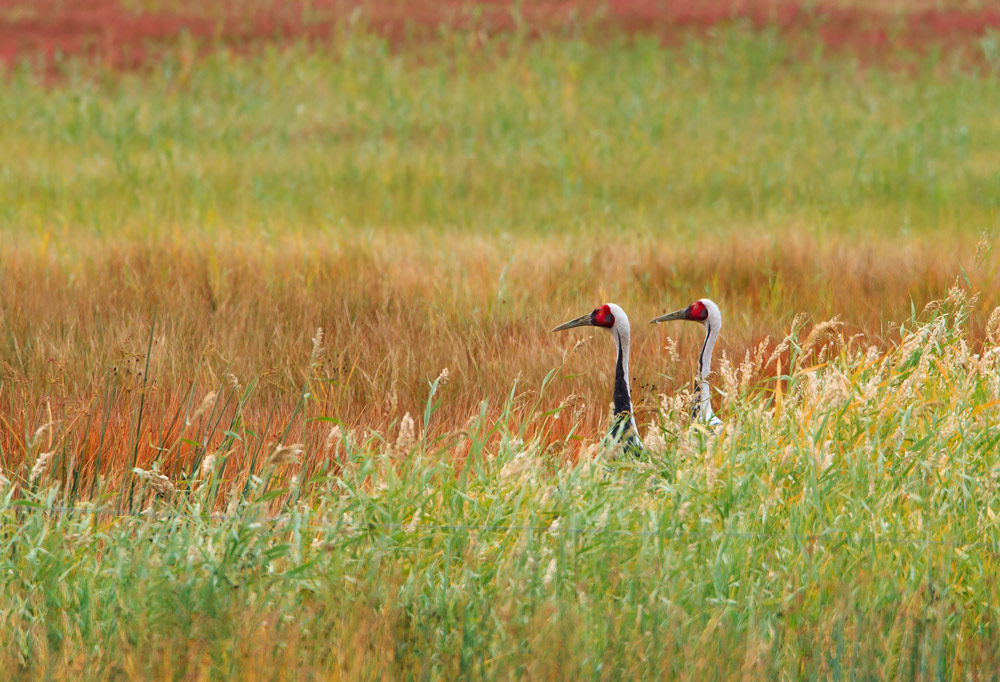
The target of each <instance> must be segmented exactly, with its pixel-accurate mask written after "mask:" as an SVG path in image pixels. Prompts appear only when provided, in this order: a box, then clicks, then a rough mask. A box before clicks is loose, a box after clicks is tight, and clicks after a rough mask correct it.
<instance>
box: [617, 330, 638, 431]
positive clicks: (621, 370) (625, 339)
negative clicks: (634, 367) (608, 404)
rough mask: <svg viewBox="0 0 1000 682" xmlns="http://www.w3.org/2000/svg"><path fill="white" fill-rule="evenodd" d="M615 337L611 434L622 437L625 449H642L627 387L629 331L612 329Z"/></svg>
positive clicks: (630, 394)
mask: <svg viewBox="0 0 1000 682" xmlns="http://www.w3.org/2000/svg"><path fill="white" fill-rule="evenodd" d="M612 335H613V336H614V337H615V346H616V354H617V357H616V360H615V389H614V410H615V418H614V427H613V433H614V434H615V435H617V436H622V442H623V443H625V444H626V446H627V447H630V448H636V447H642V442H641V441H640V440H639V434H638V429H637V428H636V424H635V416H634V415H633V413H632V391H631V388H630V386H629V380H628V377H629V374H628V358H629V350H630V346H631V334H630V330H629V329H628V328H627V327H626V328H623V329H619V328H617V327H616V328H614V329H612Z"/></svg>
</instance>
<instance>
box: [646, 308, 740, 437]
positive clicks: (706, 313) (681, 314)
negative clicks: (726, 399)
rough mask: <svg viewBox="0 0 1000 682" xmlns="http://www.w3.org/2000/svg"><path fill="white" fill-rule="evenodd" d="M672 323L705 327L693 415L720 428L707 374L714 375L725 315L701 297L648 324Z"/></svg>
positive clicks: (699, 357) (699, 356)
mask: <svg viewBox="0 0 1000 682" xmlns="http://www.w3.org/2000/svg"><path fill="white" fill-rule="evenodd" d="M671 320H690V321H691V322H698V323H699V324H702V325H704V327H705V343H703V344H702V346H701V353H699V355H698V387H697V389H698V390H699V391H700V396H699V398H698V401H697V403H695V406H694V408H693V410H692V412H691V415H692V416H693V417H694V418H695V419H697V420H699V421H701V422H702V423H704V424H708V425H709V426H718V425H719V424H721V423H722V422H721V421H720V420H719V418H718V417H716V416H715V414H714V413H713V412H712V393H711V390H710V389H709V386H708V375H709V374H711V373H712V351H713V350H714V349H715V341H716V340H717V339H718V338H719V330H720V329H722V313H721V312H720V311H719V306H717V305H715V302H714V301H711V300H709V299H707V298H699V299H698V300H697V301H695V302H694V303H692V304H691V305H689V306H688V307H687V308H682V309H681V310H675V311H674V312H672V313H667V314H666V315H661V316H660V317H656V318H653V319H652V320H650V321H649V323H650V324H655V323H657V322H670V321H671Z"/></svg>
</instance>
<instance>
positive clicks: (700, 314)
mask: <svg viewBox="0 0 1000 682" xmlns="http://www.w3.org/2000/svg"><path fill="white" fill-rule="evenodd" d="M687 319H689V320H694V321H695V322H701V321H702V320H707V319H708V308H706V307H705V304H704V303H702V302H701V301H695V302H694V303H692V304H691V305H689V306H688V310H687Z"/></svg>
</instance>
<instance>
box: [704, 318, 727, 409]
mask: <svg viewBox="0 0 1000 682" xmlns="http://www.w3.org/2000/svg"><path fill="white" fill-rule="evenodd" d="M713 322H714V321H713V320H709V321H708V322H706V323H705V342H704V343H703V344H702V346H701V353H700V354H699V355H698V382H699V384H700V392H701V395H700V397H699V401H698V416H699V418H700V419H701V420H702V421H705V422H708V421H711V420H712V417H713V416H714V415H713V414H712V392H711V389H710V387H709V385H708V377H709V375H710V374H711V373H712V351H714V350H715V341H716V339H718V338H719V330H720V329H721V327H722V325H721V324H718V323H716V324H713Z"/></svg>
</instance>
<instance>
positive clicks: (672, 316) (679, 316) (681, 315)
mask: <svg viewBox="0 0 1000 682" xmlns="http://www.w3.org/2000/svg"><path fill="white" fill-rule="evenodd" d="M686 316H687V308H683V309H681V310H675V311H674V312H672V313H667V314H666V315H660V316H659V317H654V318H653V319H652V320H650V321H649V323H650V324H656V323H657V322H670V321H671V320H684V319H687V318H686Z"/></svg>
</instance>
